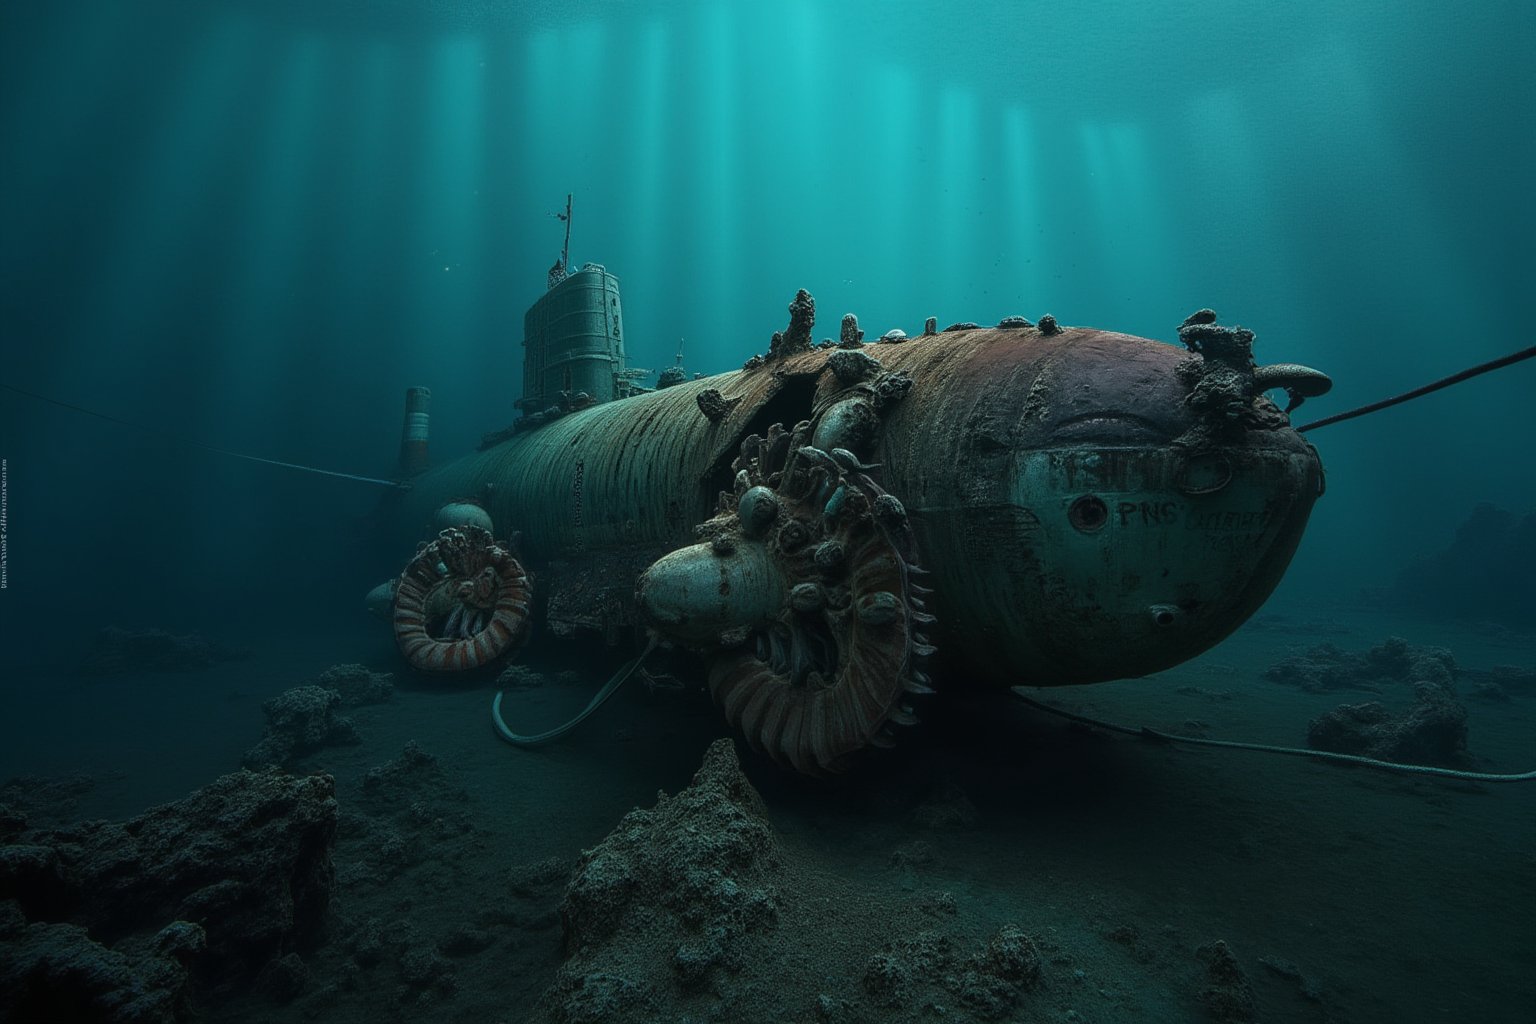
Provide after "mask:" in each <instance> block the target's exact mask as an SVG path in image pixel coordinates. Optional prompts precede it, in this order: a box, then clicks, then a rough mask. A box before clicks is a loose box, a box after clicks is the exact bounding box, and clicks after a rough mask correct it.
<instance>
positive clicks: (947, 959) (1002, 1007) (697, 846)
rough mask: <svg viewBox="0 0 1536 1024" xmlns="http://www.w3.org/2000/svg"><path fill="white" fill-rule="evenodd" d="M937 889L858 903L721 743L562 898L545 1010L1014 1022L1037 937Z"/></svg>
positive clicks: (592, 1017)
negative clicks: (807, 851)
mask: <svg viewBox="0 0 1536 1024" xmlns="http://www.w3.org/2000/svg"><path fill="white" fill-rule="evenodd" d="M931 902H932V901H928V900H926V899H924V900H916V901H914V900H912V899H910V898H909V897H907V896H905V895H903V896H902V897H900V898H899V899H897V900H895V901H893V902H890V903H886V902H884V901H879V900H876V901H867V900H857V899H855V900H853V901H852V902H850V894H849V893H848V892H847V891H846V890H845V889H844V888H843V887H842V885H841V883H839V882H837V881H836V880H834V879H828V878H825V877H819V872H818V871H817V870H816V868H815V867H814V862H813V861H810V860H808V859H806V858H804V857H802V856H799V855H796V854H792V853H790V852H788V851H786V849H785V844H784V841H783V840H782V839H781V838H780V837H779V836H778V834H777V833H776V832H775V831H774V829H773V827H772V825H771V824H770V822H769V821H768V818H767V815H766V813H765V810H764V807H763V803H762V800H761V799H760V797H759V796H758V794H757V792H756V790H754V789H753V788H752V786H751V784H750V783H749V782H748V781H747V779H746V777H745V776H744V775H743V774H742V771H741V767H740V765H739V763H738V762H737V759H736V754H735V750H734V747H733V745H732V741H730V740H718V741H716V742H715V743H714V744H712V745H711V746H710V748H709V750H708V752H707V753H706V754H705V756H704V761H703V764H702V765H701V766H700V768H699V770H698V772H697V773H696V774H695V775H694V777H693V781H692V783H691V784H690V785H689V786H688V787H687V788H686V789H684V790H683V791H682V792H680V793H678V794H677V795H676V796H667V795H665V794H662V795H661V796H660V797H659V798H658V800H657V803H656V806H655V807H653V808H650V809H649V810H643V809H640V810H634V811H631V812H630V813H629V814H628V815H626V816H625V817H624V819H623V820H622V821H621V822H620V823H619V825H618V827H617V828H616V829H615V830H614V831H613V832H612V833H611V834H610V835H609V836H608V837H607V838H606V839H604V840H603V842H601V843H600V844H598V845H597V846H596V847H595V848H593V849H591V850H587V851H586V852H584V853H583V854H582V856H581V858H580V859H579V861H578V862H577V864H576V867H575V871H574V873H573V874H572V876H571V880H570V883H569V885H568V886H567V889H566V895H565V900H564V902H563V903H562V905H561V921H562V924H563V926H564V932H565V946H566V951H567V957H566V961H565V963H564V965H563V966H562V967H561V969H560V971H559V972H558V974H557V975H556V978H555V981H554V983H553V984H552V985H551V986H550V987H549V988H548V990H546V992H545V994H544V996H543V998H542V1000H541V1002H540V1005H539V1006H538V1007H537V1009H536V1011H535V1013H534V1015H533V1017H532V1019H533V1020H534V1021H541V1022H552V1024H598V1022H602V1024H629V1022H635V1024H638V1022H641V1021H656V1020H685V1019H687V1020H729V1021H733V1022H737V1024H757V1022H762V1024H768V1022H775V1024H776V1022H780V1021H786V1020H818V1021H823V1022H835V1021H845V1022H849V1024H853V1022H862V1021H876V1020H878V1021H914V1022H915V1021H919V1020H927V1019H930V1018H931V1017H932V1012H931V1011H932V1007H934V1006H936V1005H943V1006H946V1007H948V1008H949V1011H948V1012H949V1013H950V1014H951V1016H950V1017H949V1019H951V1020H954V1021H993V1020H1003V1019H1008V1018H1009V1017H1010V1015H1011V1014H1013V1013H1014V1012H1015V1009H1016V1007H1017V1005H1018V1004H1019V1002H1020V1001H1021V1000H1022V999H1023V998H1024V996H1025V994H1026V993H1027V992H1028V991H1030V990H1031V989H1033V988H1034V987H1035V985H1036V984H1037V983H1038V981H1039V979H1040V977H1041V972H1042V969H1043V958H1042V955H1041V953H1040V950H1039V948H1038V947H1037V945H1036V942H1035V940H1034V939H1033V938H1032V937H1031V936H1029V935H1027V934H1026V933H1025V932H1024V931H1023V930H1022V929H1020V928H1019V927H1017V926H1015V925H1003V926H1002V927H998V926H996V925H995V924H993V925H991V926H990V928H983V927H980V926H978V925H977V924H970V925H967V924H966V923H965V922H963V921H959V920H956V919H954V907H953V900H952V899H950V900H949V901H948V906H947V908H944V907H939V908H938V909H935V908H934V907H932V906H930V905H929V904H930V903H931ZM831 908H836V910H835V911H834V910H832V909H831ZM829 911H831V912H829ZM935 917H938V918H941V919H943V922H944V923H943V926H942V927H935ZM914 925H915V926H914Z"/></svg>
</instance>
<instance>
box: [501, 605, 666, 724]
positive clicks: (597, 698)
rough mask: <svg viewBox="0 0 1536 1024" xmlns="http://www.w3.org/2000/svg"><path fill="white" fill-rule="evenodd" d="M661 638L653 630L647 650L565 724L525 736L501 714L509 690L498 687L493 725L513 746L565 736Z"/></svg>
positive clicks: (626, 677)
mask: <svg viewBox="0 0 1536 1024" xmlns="http://www.w3.org/2000/svg"><path fill="white" fill-rule="evenodd" d="M659 642H660V638H659V637H658V636H656V634H654V633H653V634H651V641H650V643H648V644H646V645H645V650H643V651H641V652H640V656H639V657H638V658H636V659H634V660H633V661H631V662H628V663H627V664H625V665H624V666H623V667H622V668H620V669H619V670H618V671H617V672H615V673H614V674H613V678H611V679H609V680H608V681H607V682H606V683H604V684H603V688H602V689H601V690H598V691H597V693H596V694H594V695H593V697H592V699H591V700H590V701H588V702H587V706H586V707H585V708H583V709H582V710H581V713H580V714H578V715H577V716H576V717H575V718H573V719H571V720H570V721H569V722H566V723H565V724H564V725H560V726H556V727H555V728H553V729H550V730H549V731H547V732H540V733H534V734H533V735H532V736H524V735H522V734H520V733H515V732H513V731H512V730H511V729H510V728H508V726H507V723H506V720H505V719H503V718H502V717H501V698H502V696H503V694H505V692H506V691H505V690H498V691H497V692H496V699H495V700H494V701H492V702H491V725H493V726H495V728H496V735H498V736H500V737H501V738H502V739H504V740H506V741H507V742H508V743H510V744H512V745H513V746H514V747H537V746H540V745H541V744H544V743H548V742H549V741H550V740H557V739H559V738H560V737H561V736H564V735H565V734H566V733H568V732H570V731H571V730H572V729H574V728H576V727H577V726H578V725H580V724H581V723H582V722H584V721H586V720H587V718H588V717H589V716H590V715H591V714H592V713H593V712H594V711H596V710H597V709H598V708H600V707H602V706H603V705H604V704H606V703H607V702H608V698H609V697H612V696H613V695H614V694H615V693H618V692H619V687H621V686H623V685H624V684H625V683H626V682H628V681H629V677H630V676H632V675H634V674H635V670H636V669H638V668H639V667H640V665H641V663H642V662H644V661H645V659H646V658H648V657H649V656H650V653H651V652H652V651H654V650H655V649H656V645H657V644H658V643H659Z"/></svg>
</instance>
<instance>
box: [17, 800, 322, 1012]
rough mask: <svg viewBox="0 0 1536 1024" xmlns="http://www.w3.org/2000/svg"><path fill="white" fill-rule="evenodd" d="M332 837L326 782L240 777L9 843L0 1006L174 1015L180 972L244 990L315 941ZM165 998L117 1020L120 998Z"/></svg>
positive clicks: (122, 1008)
mask: <svg viewBox="0 0 1536 1024" xmlns="http://www.w3.org/2000/svg"><path fill="white" fill-rule="evenodd" d="M335 833H336V801H335V798H334V783H333V782H332V780H331V778H330V776H327V775H316V776H308V777H302V778H295V777H292V776H288V775H283V774H278V773H252V772H238V773H236V774H233V775H226V776H224V777H223V778H221V779H218V780H216V781H215V782H214V783H213V784H211V785H209V786H207V787H205V788H203V789H200V790H198V791H197V792H195V793H193V794H192V795H191V796H189V797H187V798H186V799H184V800H181V801H178V802H176V803H171V804H165V805H163V806H160V807H156V808H152V809H151V810H149V811H147V812H145V813H144V814H141V815H139V816H138V817H136V818H132V819H130V820H128V821H124V822H115V823H114V822H103V821H92V822H83V823H81V824H77V825H73V826H69V827H67V828H59V829H32V830H26V831H21V832H15V833H12V834H10V835H9V836H7V837H6V838H5V842H4V844H3V845H0V904H3V902H4V901H7V900H9V901H12V902H11V903H10V904H9V906H10V907H12V908H14V910H13V911H12V912H11V914H10V917H9V919H8V920H9V925H8V926H7V927H6V928H4V929H0V932H3V934H0V961H4V962H5V963H6V964H7V965H8V967H7V969H6V971H5V972H3V973H0V1008H3V1007H4V1006H6V1005H7V1003H6V1001H7V1000H10V1001H12V1004H17V1001H18V1000H20V1001H21V1002H22V1003H26V1004H27V1005H32V1004H33V1003H34V1002H35V1003H36V1004H37V1005H44V1006H48V1005H54V1004H53V1002H52V1001H54V1000H59V999H65V1000H67V999H69V998H73V996H72V995H71V993H75V994H81V993H85V994H88V995H89V1007H90V1009H91V1013H92V1014H94V1016H91V1015H87V1016H83V1017H79V1018H60V1019H82V1020H103V1021H116V1020H158V1019H170V1018H169V1017H163V1016H162V1017H157V1016H155V1014H163V1013H171V1012H173V1010H174V1007H175V1006H176V1005H177V1004H178V1000H179V998H180V996H179V993H180V992H181V991H182V985H183V979H181V976H180V974H179V973H178V969H177V965H182V966H186V967H188V968H189V970H190V973H191V977H192V979H193V980H194V981H195V982H196V984H198V985H199V986H202V987H204V988H206V989H208V990H211V991H223V990H228V989H237V988H240V987H242V986H244V985H246V984H248V983H249V982H250V981H252V980H253V979H254V978H255V977H256V976H257V974H258V973H259V972H260V971H261V970H262V969H263V968H264V967H265V966H266V965H267V964H269V963H270V962H271V961H273V960H275V959H278V958H280V957H283V956H285V955H287V954H289V953H293V952H296V951H298V952H302V951H304V950H306V949H308V948H310V947H312V946H313V945H314V944H316V943H317V942H319V941H320V940H321V938H322V936H323V934H324V931H325V923H326V919H327V911H328V907H329V904H330V899H331V892H332V887H333V885H334V874H333V869H332V861H331V856H332V849H333V844H334V841H335ZM135 979H138V980H135ZM146 979H147V980H146ZM162 990H163V991H164V992H165V993H167V996H166V1000H164V1001H151V1002H152V1004H153V1005H152V1006H151V1005H150V1004H149V1003H146V1004H143V1007H149V1008H148V1009H144V1015H141V1016H132V1015H128V1016H124V1014H128V1013H129V1010H128V1008H127V1007H129V1006H130V1005H131V1004H132V1005H138V1004H135V1003H134V1000H132V999H129V1000H128V1001H127V1002H124V999H126V998H127V997H126V996H124V995H123V993H125V992H126V993H132V992H145V993H147V992H151V991H162ZM81 998H85V996H84V995H82V996H81ZM59 1005H66V1004H59ZM143 1007H141V1009H142V1008H143ZM151 1010H152V1011H153V1012H151ZM134 1012H138V1011H134ZM0 1016H4V1014H3V1012H0Z"/></svg>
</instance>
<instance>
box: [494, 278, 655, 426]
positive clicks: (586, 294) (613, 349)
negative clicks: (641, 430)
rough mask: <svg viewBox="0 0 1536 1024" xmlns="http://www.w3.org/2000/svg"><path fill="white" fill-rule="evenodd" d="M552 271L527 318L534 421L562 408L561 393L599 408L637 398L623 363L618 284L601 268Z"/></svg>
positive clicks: (526, 362)
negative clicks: (583, 396)
mask: <svg viewBox="0 0 1536 1024" xmlns="http://www.w3.org/2000/svg"><path fill="white" fill-rule="evenodd" d="M556 267H557V268H558V269H559V271H560V272H559V273H557V272H556V271H555V270H551V272H550V275H549V280H550V285H549V290H548V291H546V292H545V293H544V294H543V295H542V296H540V298H539V299H538V301H537V302H535V303H534V304H533V305H532V306H530V307H529V308H528V312H527V313H526V314H524V316H523V395H522V397H521V398H519V399H518V400H517V403H516V404H517V407H518V408H519V409H521V410H522V411H523V412H524V413H526V414H529V415H532V414H534V413H538V412H542V411H544V410H546V409H548V408H550V407H551V406H559V405H560V404H561V398H562V395H561V392H565V393H566V400H567V401H569V396H574V395H577V394H581V393H585V394H587V395H589V396H590V397H591V399H592V401H593V402H594V403H597V404H602V403H604V402H611V401H613V400H614V399H616V398H625V397H628V396H629V395H631V394H634V393H635V391H636V388H635V386H634V384H633V375H632V374H631V373H629V372H628V366H627V365H626V363H625V357H624V317H623V308H622V306H621V305H620V303H619V281H618V278H616V277H614V276H613V275H612V274H610V273H609V272H608V271H607V269H606V268H604V267H603V266H602V265H601V264H598V263H587V264H584V265H583V266H582V267H581V268H580V269H579V270H576V271H575V272H574V273H569V274H567V273H565V272H564V268H563V267H562V266H561V264H559V263H557V264H556Z"/></svg>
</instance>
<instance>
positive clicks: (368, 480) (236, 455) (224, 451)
mask: <svg viewBox="0 0 1536 1024" xmlns="http://www.w3.org/2000/svg"><path fill="white" fill-rule="evenodd" d="M0 390H4V391H10V392H14V393H15V394H18V395H25V396H26V397H28V398H34V399H36V400H37V401H39V402H47V403H48V404H49V405H56V406H58V407H59V408H60V409H68V410H70V411H71V412H78V413H83V414H84V415H86V416H94V417H96V418H97V419H99V420H106V421H107V422H108V423H116V424H118V425H119V426H123V427H132V428H133V429H134V430H138V431H142V432H144V433H146V434H153V435H156V436H158V437H160V438H161V439H162V440H164V441H168V442H170V443H171V444H180V445H186V446H187V447H189V448H199V449H201V450H203V451H205V452H213V453H214V454H215V455H227V456H229V457H230V458H232V459H245V460H246V461H247V462H261V463H265V464H266V465H268V466H281V467H282V468H284V469H298V470H302V471H303V472H305V473H318V474H320V475H321V476H334V477H340V478H341V479H343V480H356V481H358V482H359V483H364V484H378V485H379V486H381V487H393V488H396V489H398V490H405V491H408V490H410V489H411V485H410V484H408V483H403V482H402V481H399V480H380V479H379V478H378V477H372V476H358V475H357V474H355V473H338V472H336V471H335V470H334V469H317V468H316V467H314V466H301V465H299V464H298V463H297V462H279V461H278V460H277V459H264V458H262V457H261V456H260V455H246V454H245V453H244V452H232V451H230V450H229V449H228V448H215V447H214V446H213V445H211V444H203V443H202V442H201V441H188V440H186V439H184V438H175V437H171V436H169V435H167V434H164V433H162V432H161V431H158V430H155V429H154V428H152V427H146V426H144V425H143V424H142V423H134V422H133V421H132V420H123V419H118V418H117V417H116V416H108V415H107V414H106V413H104V412H97V411H96V410H94V409H87V408H85V407H84V406H81V405H73V404H71V403H69V402H61V401H59V400H58V399H57V398H49V397H48V396H47V395H39V394H38V393H36V392H35V391H27V390H25V389H23V388H18V387H12V386H11V385H9V384H0Z"/></svg>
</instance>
